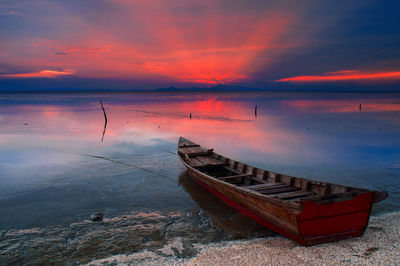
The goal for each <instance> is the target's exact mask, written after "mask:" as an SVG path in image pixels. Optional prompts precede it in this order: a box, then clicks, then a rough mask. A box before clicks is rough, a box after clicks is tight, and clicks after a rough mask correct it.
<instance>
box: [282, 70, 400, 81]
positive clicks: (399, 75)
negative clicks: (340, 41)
mask: <svg viewBox="0 0 400 266" xmlns="http://www.w3.org/2000/svg"><path fill="white" fill-rule="evenodd" d="M363 80H377V81H379V80H400V71H395V72H363V71H357V70H343V71H337V72H330V73H325V74H323V75H315V76H296V77H290V78H283V79H279V80H277V81H283V82H294V83H296V82H298V83H301V82H332V81H363Z"/></svg>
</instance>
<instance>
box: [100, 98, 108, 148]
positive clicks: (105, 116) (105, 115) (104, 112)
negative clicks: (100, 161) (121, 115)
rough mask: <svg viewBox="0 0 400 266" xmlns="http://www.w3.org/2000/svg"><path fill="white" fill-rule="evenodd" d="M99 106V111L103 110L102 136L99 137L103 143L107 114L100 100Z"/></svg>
mask: <svg viewBox="0 0 400 266" xmlns="http://www.w3.org/2000/svg"><path fill="white" fill-rule="evenodd" d="M100 105H101V109H102V110H103V114H104V129H103V135H102V136H101V142H103V139H104V134H105V133H106V128H107V114H106V110H104V106H103V102H102V101H101V100H100Z"/></svg>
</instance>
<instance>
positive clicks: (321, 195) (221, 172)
mask: <svg viewBox="0 0 400 266" xmlns="http://www.w3.org/2000/svg"><path fill="white" fill-rule="evenodd" d="M178 152H179V155H180V156H181V158H182V160H184V161H185V162H186V163H187V164H189V165H190V166H191V167H193V168H195V169H197V170H199V171H200V172H202V173H204V174H206V175H208V176H211V177H213V178H216V179H218V180H220V181H222V182H225V183H229V184H231V185H235V186H237V187H240V188H242V189H245V190H247V191H249V192H252V193H257V194H261V195H266V196H268V197H272V198H276V199H280V200H283V201H288V202H304V201H311V200H312V201H316V202H318V203H331V202H335V201H343V200H348V199H351V198H353V197H354V196H355V195H357V194H358V193H362V192H368V190H366V189H360V188H354V187H348V186H342V185H336V184H331V183H326V182H318V181H313V180H309V179H305V178H300V177H293V176H288V175H284V174H279V173H275V172H272V171H267V170H263V169H259V168H256V167H253V166H250V165H246V164H243V163H241V162H238V161H235V160H232V159H230V158H227V157H224V156H222V155H219V154H217V153H214V151H213V150H212V149H205V148H203V147H201V146H200V145H197V144H195V143H193V142H191V141H189V140H187V139H185V138H181V139H180V141H179V146H178ZM379 193H381V192H376V195H375V202H376V201H380V200H382V199H384V198H385V197H386V193H382V194H379ZM380 198H382V199H380Z"/></svg>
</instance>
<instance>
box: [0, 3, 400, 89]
mask: <svg viewBox="0 0 400 266" xmlns="http://www.w3.org/2000/svg"><path fill="white" fill-rule="evenodd" d="M399 14H400V2H399V1H398V0H396V1H388V0H382V1H373V0H352V1H348V0H346V1H344V0H337V1H320V0H303V1H291V0H277V1H266V0H202V1H198V0H164V1H162V0H146V1H143V0H140V1H139V0H131V1H129V0H86V1H81V0H52V1H48V0H35V1H31V0H18V1H15V0H1V1H0V90H3V91H4V90H33V91H34V90H44V89H45V90H47V89H49V90H51V89H57V88H58V89H59V88H66V89H110V90H112V89H155V88H164V87H171V86H174V87H177V88H188V87H212V86H216V85H221V84H223V85H227V86H243V87H247V88H261V89H276V90H280V89H282V90H285V89H288V88H289V89H294V90H296V89H305V88H313V89H316V90H331V89H338V90H350V91H351V90H360V89H367V90H368V89H371V90H395V91H400V16H399Z"/></svg>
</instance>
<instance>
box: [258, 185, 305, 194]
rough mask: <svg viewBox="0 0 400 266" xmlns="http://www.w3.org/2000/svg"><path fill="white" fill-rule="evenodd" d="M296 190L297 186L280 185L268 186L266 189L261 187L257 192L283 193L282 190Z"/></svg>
mask: <svg viewBox="0 0 400 266" xmlns="http://www.w3.org/2000/svg"><path fill="white" fill-rule="evenodd" d="M295 190H298V188H295V187H292V186H287V185H286V186H282V187H278V188H268V189H263V190H259V191H258V193H261V194H264V195H269V194H277V193H283V192H289V191H295Z"/></svg>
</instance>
